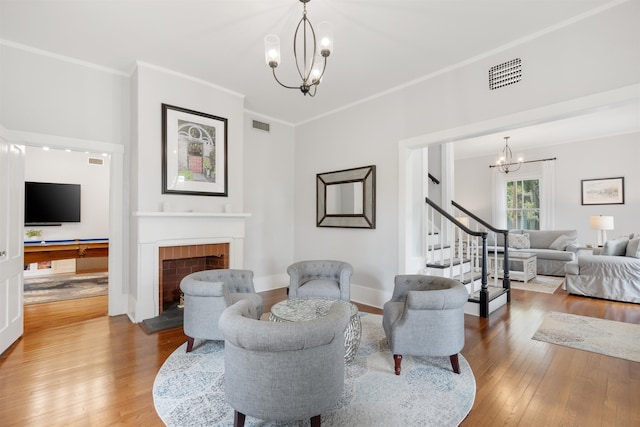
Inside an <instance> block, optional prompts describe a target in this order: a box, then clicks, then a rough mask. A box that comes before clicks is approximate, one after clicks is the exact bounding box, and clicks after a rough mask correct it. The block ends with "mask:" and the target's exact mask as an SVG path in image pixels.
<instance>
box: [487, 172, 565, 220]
mask: <svg viewBox="0 0 640 427" xmlns="http://www.w3.org/2000/svg"><path fill="white" fill-rule="evenodd" d="M492 181H493V190H492V199H493V225H494V226H495V227H498V228H506V229H509V230H514V229H526V230H553V228H554V223H555V162H554V161H543V162H539V163H532V164H528V165H524V166H523V168H522V169H521V170H520V171H518V172H513V173H510V174H508V175H506V174H503V173H500V172H498V170H497V168H494V169H493V171H492ZM509 191H510V192H509Z"/></svg>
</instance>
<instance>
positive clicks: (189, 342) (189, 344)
mask: <svg viewBox="0 0 640 427" xmlns="http://www.w3.org/2000/svg"><path fill="white" fill-rule="evenodd" d="M194 341H195V339H194V338H191V337H187V353H191V350H193V342H194Z"/></svg>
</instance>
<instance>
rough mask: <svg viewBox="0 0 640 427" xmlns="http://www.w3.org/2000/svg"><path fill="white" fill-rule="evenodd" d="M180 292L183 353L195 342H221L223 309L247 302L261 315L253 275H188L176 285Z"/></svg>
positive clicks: (242, 272) (235, 272)
mask: <svg viewBox="0 0 640 427" xmlns="http://www.w3.org/2000/svg"><path fill="white" fill-rule="evenodd" d="M180 290H182V292H184V313H183V314H184V322H183V328H184V333H185V335H186V336H187V338H188V339H187V353H188V352H190V351H191V350H193V344H194V342H195V339H203V340H223V339H224V337H223V336H222V333H221V332H220V330H219V329H218V320H219V319H220V315H221V314H222V312H223V311H224V309H225V308H227V306H229V305H231V304H233V303H235V302H237V301H240V300H242V299H248V300H250V301H251V302H253V304H254V305H255V306H256V307H257V316H258V318H259V317H260V316H261V315H262V297H261V296H260V295H258V294H256V291H255V289H254V287H253V271H250V270H226V269H219V270H205V271H198V272H196V273H191V274H189V275H187V276H185V277H184V278H183V279H182V281H181V282H180Z"/></svg>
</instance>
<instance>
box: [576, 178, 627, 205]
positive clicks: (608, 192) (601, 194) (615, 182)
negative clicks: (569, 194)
mask: <svg viewBox="0 0 640 427" xmlns="http://www.w3.org/2000/svg"><path fill="white" fill-rule="evenodd" d="M582 204H583V205H623V204H624V177H618V178H600V179H583V180H582Z"/></svg>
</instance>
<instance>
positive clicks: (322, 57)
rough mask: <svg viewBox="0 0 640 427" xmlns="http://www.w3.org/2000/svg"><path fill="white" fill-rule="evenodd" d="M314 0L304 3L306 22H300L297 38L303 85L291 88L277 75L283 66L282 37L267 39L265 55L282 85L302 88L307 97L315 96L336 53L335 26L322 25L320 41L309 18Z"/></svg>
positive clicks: (294, 39) (294, 43)
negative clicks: (333, 30)
mask: <svg viewBox="0 0 640 427" xmlns="http://www.w3.org/2000/svg"><path fill="white" fill-rule="evenodd" d="M310 1H311V0H300V2H301V3H302V4H303V11H302V19H300V22H298V26H297V27H296V32H295V35H294V38H293V56H294V59H295V62H296V67H297V68H298V74H299V75H300V78H301V79H302V83H301V84H300V86H287V85H285V84H283V83H282V82H281V81H280V80H278V77H277V76H276V68H277V67H278V65H279V64H280V38H279V37H278V36H277V35H275V34H269V35H267V36H266V37H265V38H264V48H265V49H264V53H265V61H266V63H267V65H268V66H269V67H271V70H272V71H273V77H274V78H275V79H276V81H277V82H278V83H279V84H280V86H282V87H286V88H287V89H300V91H301V92H302V93H303V94H304V95H309V96H315V94H316V90H317V88H318V85H319V84H320V81H321V80H322V76H323V75H324V70H325V68H326V67H327V57H328V56H329V55H330V54H331V51H332V50H333V37H332V34H331V33H332V30H331V25H330V24H329V23H328V22H321V23H320V24H319V25H318V34H317V36H318V37H317V38H316V32H315V31H314V29H313V27H312V26H311V22H310V21H309V19H308V18H307V3H309V2H310ZM300 31H302V40H300V38H299V37H298V35H299V33H300ZM307 36H309V38H307ZM299 49H302V57H299V56H298V53H299Z"/></svg>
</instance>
